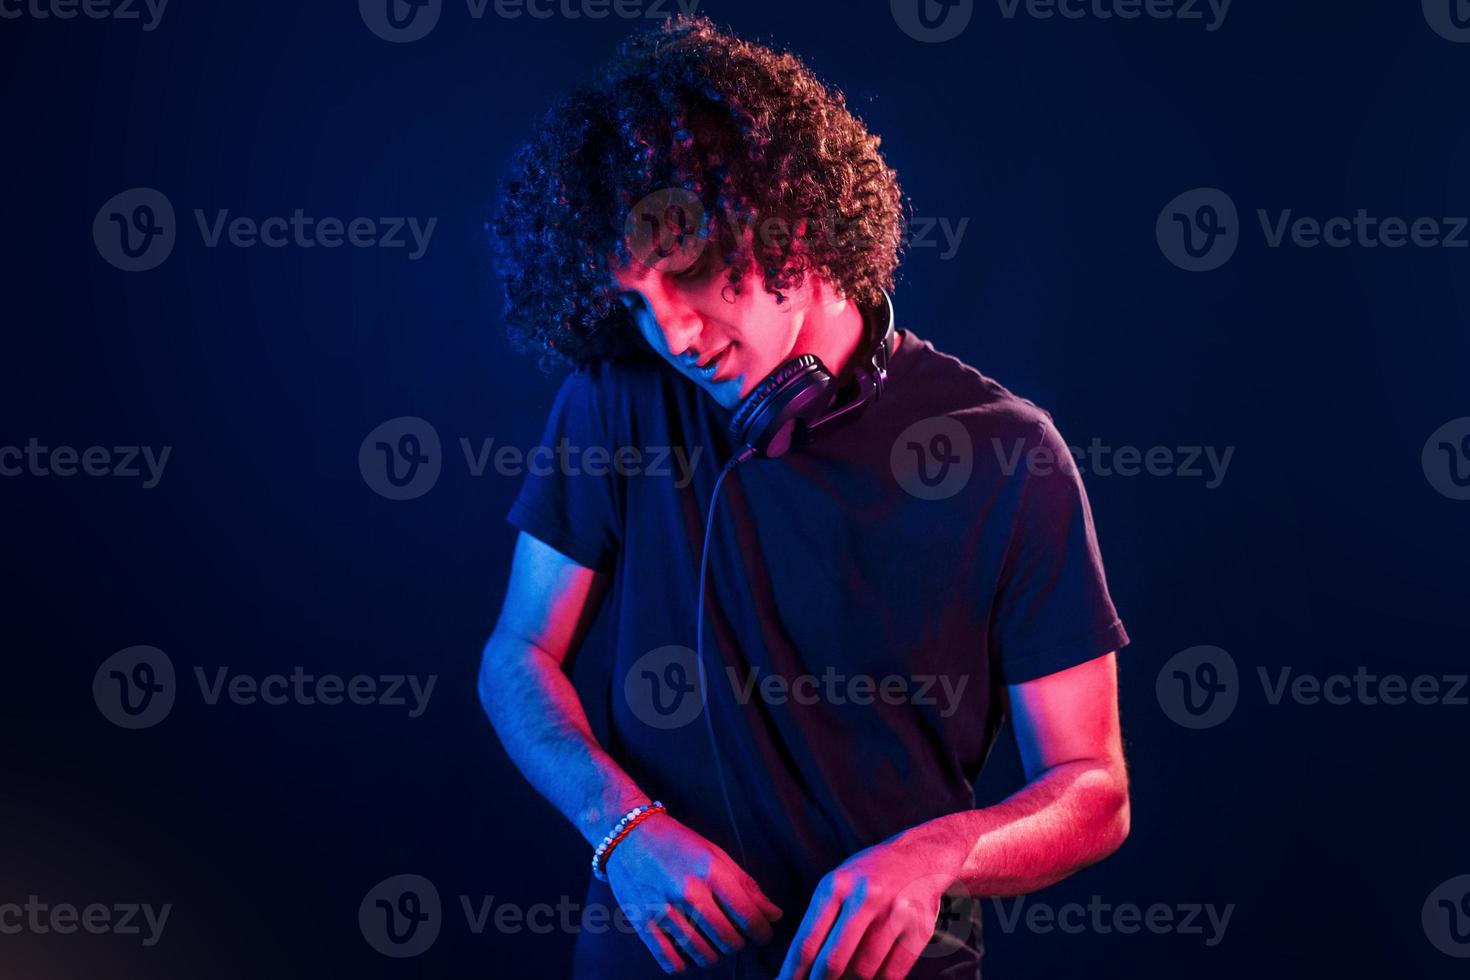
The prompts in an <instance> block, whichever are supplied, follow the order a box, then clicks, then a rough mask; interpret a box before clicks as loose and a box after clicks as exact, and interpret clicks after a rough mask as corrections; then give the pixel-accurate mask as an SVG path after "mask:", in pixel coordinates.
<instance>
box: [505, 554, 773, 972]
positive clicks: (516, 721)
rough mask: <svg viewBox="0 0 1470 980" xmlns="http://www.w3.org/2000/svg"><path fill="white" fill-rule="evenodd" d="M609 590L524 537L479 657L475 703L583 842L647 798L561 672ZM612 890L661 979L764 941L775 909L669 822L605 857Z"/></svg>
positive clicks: (723, 857) (641, 828) (709, 846)
mask: <svg viewBox="0 0 1470 980" xmlns="http://www.w3.org/2000/svg"><path fill="white" fill-rule="evenodd" d="M606 588H607V576H606V575H602V574H599V573H597V572H595V571H593V570H591V569H589V568H584V567H583V566H581V565H578V564H577V563H576V562H574V561H572V560H571V559H570V558H567V557H566V556H565V555H562V554H561V553H560V552H558V551H556V550H555V549H554V548H551V547H550V546H548V545H546V544H544V543H542V542H541V541H538V540H537V539H536V538H533V537H531V536H530V535H527V534H522V535H521V536H520V539H519V540H518V541H517V542H516V551H515V557H514V558H513V560H512V562H511V572H510V584H509V586H508V587H507V589H506V597H505V605H504V607H503V608H502V609H501V613H500V619H499V621H498V622H497V623H496V626H495V630H494V632H493V633H492V634H491V636H490V639H489V641H488V642H486V644H485V651H484V655H483V657H482V659H481V662H480V679H479V690H480V701H481V703H482V704H483V705H484V707H485V713H486V714H487V715H488V716H489V718H490V723H491V724H492V725H493V726H494V727H495V731H496V734H498V735H499V736H500V740H501V742H502V744H504V746H505V750H506V752H507V753H509V755H510V757H511V761H513V762H514V763H515V764H516V766H517V767H518V768H519V769H520V770H521V772H522V773H523V774H524V775H525V777H526V779H527V780H529V781H530V783H531V785H532V786H534V787H535V788H536V789H537V790H538V791H539V792H540V793H541V795H543V796H545V797H546V799H547V800H549V801H550V802H551V803H552V805H553V806H555V807H556V808H557V809H558V810H560V811H561V812H562V813H563V814H564V815H565V816H566V817H567V819H568V820H570V821H571V822H572V823H573V824H574V825H575V826H576V827H577V829H578V830H579V831H580V832H581V834H582V836H583V837H584V838H585V839H586V840H587V842H588V843H589V844H593V845H595V844H597V843H599V842H600V841H601V840H602V837H603V835H604V834H606V833H607V832H608V831H609V830H610V829H611V828H612V826H613V824H614V823H616V822H617V820H618V819H619V818H620V817H621V816H622V815H623V814H624V813H626V812H628V811H629V810H630V809H632V808H633V807H635V806H641V805H643V804H645V803H649V802H651V801H650V800H649V798H648V796H647V795H646V794H645V793H644V792H643V791H642V790H641V789H639V788H638V786H637V785H636V784H635V783H634V782H633V779H632V777H630V776H629V775H628V774H627V773H626V772H625V771H624V770H623V769H622V767H621V766H619V765H618V764H617V762H615V761H614V760H613V758H612V756H610V755H608V754H607V752H606V751H605V750H604V749H603V748H602V746H601V745H599V744H598V742H597V738H596V736H594V735H593V733H592V727H591V726H590V725H589V724H588V722H587V713H586V711H585V710H584V709H583V707H582V702H581V699H580V698H578V696H577V691H576V688H575V687H573V686H572V682H571V679H570V678H569V677H568V676H567V671H568V669H569V667H570V665H571V662H572V658H573V657H574V656H575V653H576V650H577V647H578V646H579V645H580V643H581V641H582V638H583V637H584V636H585V634H586V632H587V628H588V626H589V625H590V624H591V621H592V618H593V616H594V614H595V612H596V610H597V606H598V604H599V602H600V601H601V599H602V596H603V593H604V592H605V591H606ZM607 875H608V881H609V884H610V885H611V887H612V890H613V895H614V897H615V898H616V899H617V901H618V904H619V906H620V907H621V908H622V909H623V911H624V913H625V914H627V916H628V918H629V919H630V920H631V921H632V924H633V926H634V927H635V928H636V929H637V931H638V934H639V937H640V938H641V939H642V940H643V942H644V945H645V946H647V947H648V951H649V952H650V953H651V954H652V955H653V957H654V959H656V960H657V961H658V963H659V965H660V966H661V967H662V968H663V969H664V971H665V972H667V973H679V972H682V971H683V970H684V969H685V966H686V964H685V961H684V958H683V956H682V955H681V951H682V953H683V954H684V955H687V956H688V957H689V958H691V959H693V960H694V961H695V962H696V963H698V964H699V965H701V966H709V965H712V964H713V963H714V962H715V961H716V960H717V959H718V958H719V955H720V954H721V953H727V954H728V953H735V952H738V951H739V950H740V949H742V948H744V946H745V944H746V942H747V940H754V941H755V942H759V943H766V942H769V941H770V940H771V935H772V932H771V923H772V922H774V921H775V920H776V919H779V918H780V916H781V910H780V909H779V908H777V907H776V905H775V903H773V902H772V901H771V900H770V899H769V898H767V897H766V895H765V894H764V893H763V892H762V891H761V889H760V886H759V885H757V884H756V883H755V881H753V880H752V879H751V878H750V876H749V875H748V874H746V873H745V871H744V870H742V869H741V868H740V867H739V866H738V865H736V863H735V862H734V861H733V860H732V859H731V858H730V856H729V855H728V854H726V853H725V852H724V851H723V850H722V849H721V848H719V847H718V846H716V845H715V844H713V843H711V842H710V841H708V840H706V839H705V838H704V837H702V836H700V835H699V834H697V833H695V832H694V831H693V830H691V829H689V828H688V827H686V826H684V825H683V824H682V823H680V822H679V821H678V820H677V819H675V818H674V817H673V816H672V815H658V816H654V817H652V818H650V819H648V820H645V821H644V822H642V823H640V824H639V825H638V826H637V827H636V828H635V829H634V830H633V832H632V833H630V834H629V835H628V837H627V838H626V839H625V840H624V841H623V842H622V843H621V844H619V845H618V847H617V848H616V849H614V850H613V852H612V854H611V856H610V857H609V858H608V860H607Z"/></svg>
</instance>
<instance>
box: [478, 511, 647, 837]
mask: <svg viewBox="0 0 1470 980" xmlns="http://www.w3.org/2000/svg"><path fill="white" fill-rule="evenodd" d="M606 589H607V576H606V575H604V574H601V573H598V572H595V571H593V570H592V569H590V568H584V567H583V566H581V565H578V564H577V563H576V562H574V561H572V560H571V559H569V558H567V557H566V556H564V555H562V554H561V553H560V552H558V551H556V550H555V549H553V548H551V547H550V546H549V545H546V544H543V543H542V542H540V541H538V540H537V539H535V538H533V537H531V536H530V535H528V534H522V535H521V536H520V538H519V539H518V540H517V541H516V549H515V556H514V558H513V559H512V562H511V573H510V584H509V586H508V587H507V589H506V596H505V604H504V606H503V607H502V609H501V612H500V619H499V621H498V622H497V623H496V625H495V630H494V632H493V633H491V634H490V639H489V640H488V641H487V642H486V644H485V650H484V654H483V656H482V658H481V661H480V679H479V691H480V703H481V704H482V705H484V708H485V713H486V715H488V716H489V718H490V723H491V724H492V725H494V726H495V731H496V734H498V735H499V736H500V741H501V743H502V744H503V745H504V746H505V750H506V752H507V753H509V755H510V757H511V761H513V762H514V763H515V764H516V766H517V767H518V768H519V769H520V770H521V772H522V773H523V774H524V775H525V777H526V779H528V780H529V781H530V783H531V785H532V786H534V787H535V788H536V790H537V791H538V792H540V793H541V795H542V796H544V797H546V799H547V800H549V801H550V802H551V804H552V805H553V806H555V807H556V808H557V809H558V810H560V811H561V812H562V814H564V815H565V816H566V818H567V819H568V820H570V821H571V822H572V824H573V825H574V826H575V827H576V828H577V830H579V831H580V832H581V834H582V836H583V837H584V838H585V839H586V840H587V841H588V843H590V844H593V845H596V844H597V842H598V841H600V840H601V839H602V835H603V834H605V833H607V831H608V829H609V828H610V827H612V825H613V824H614V823H616V822H617V820H618V818H619V817H621V816H622V815H623V814H624V813H627V812H628V811H629V810H631V809H632V808H633V807H635V806H641V805H642V804H645V803H649V802H651V801H650V800H649V798H648V797H647V796H646V795H645V794H644V793H643V792H642V791H641V790H640V789H639V788H638V786H637V785H636V784H635V783H634V782H633V780H632V778H631V777H629V776H628V774H627V773H626V772H624V771H623V770H622V768H621V767H620V766H618V764H617V763H616V762H614V761H613V759H612V757H611V756H609V755H608V754H607V753H606V752H605V751H604V750H603V748H602V746H601V745H599V744H598V742H597V739H596V737H595V736H594V735H593V734H592V727H591V725H589V724H588V722H587V713H586V711H585V710H583V708H582V702H581V700H580V699H579V698H578V697H577V691H576V688H575V687H573V686H572V682H571V679H570V678H569V677H568V675H567V672H568V670H569V669H570V667H571V658H572V657H573V655H574V654H575V652H576V649H577V647H578V645H579V644H580V643H581V641H582V638H583V636H584V635H585V634H586V632H587V628H588V627H589V626H590V625H591V622H592V619H593V617H594V616H595V615H596V612H597V607H598V605H599V604H600V603H601V601H602V596H603V593H604V592H605V591H606Z"/></svg>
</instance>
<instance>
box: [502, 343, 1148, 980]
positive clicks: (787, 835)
mask: <svg viewBox="0 0 1470 980" xmlns="http://www.w3.org/2000/svg"><path fill="white" fill-rule="evenodd" d="M902 333H903V337H902V343H901V344H900V346H899V349H898V350H897V351H896V352H895V354H894V356H893V359H892V362H891V365H890V374H889V380H888V386H887V389H886V390H885V392H884V394H883V397H882V399H881V400H879V401H878V402H876V403H874V404H872V405H869V406H868V407H867V408H866V409H864V410H863V411H862V412H861V413H859V414H858V416H857V417H856V419H855V420H854V421H851V422H847V423H844V424H841V426H840V427H839V428H835V429H828V430H823V431H822V432H821V433H820V434H819V435H818V437H817V438H816V439H814V440H813V441H812V442H811V443H810V444H808V445H805V446H801V447H799V448H798V449H796V450H793V451H792V452H791V453H789V454H788V455H786V456H784V457H782V458H780V459H776V460H766V459H754V460H750V461H748V462H745V463H743V464H741V465H739V466H738V467H736V469H735V470H734V471H733V472H732V473H731V474H730V475H729V477H728V478H727V479H726V480H725V482H724V484H723V486H722V488H721V492H720V500H719V504H718V507H717V509H716V512H715V517H714V527H713V535H712V539H711V545H710V547H711V554H710V559H709V566H710V567H709V582H708V586H707V593H706V603H707V605H706V608H705V623H704V652H705V670H706V671H707V675H708V688H707V695H708V696H707V701H708V707H707V708H704V707H702V706H701V703H700V698H699V695H698V689H697V686H696V679H697V672H696V670H697V668H696V664H695V660H694V654H693V650H694V648H695V625H696V623H695V613H696V609H697V606H696V601H695V593H696V585H697V580H698V573H699V557H700V549H701V546H702V541H703V536H704V531H705V519H706V513H707V508H708V506H709V502H710V492H711V490H712V488H713V485H714V482H715V479H716V477H717V476H718V474H719V471H720V468H721V467H722V466H723V465H724V463H725V462H726V461H727V460H728V459H729V458H730V456H731V455H732V450H733V447H732V444H731V442H730V439H729V437H728V435H727V434H726V426H727V424H728V421H729V418H730V412H729V411H727V410H725V409H723V408H721V407H720V406H719V405H718V404H716V403H715V402H714V400H713V399H711V398H710V397H709V396H708V395H706V394H705V393H703V392H702V391H701V390H700V389H699V388H698V387H697V386H696V385H695V384H694V383H693V382H692V381H690V380H688V379H687V378H684V377H683V376H681V375H679V374H678V373H676V372H675V371H673V370H672V369H670V368H669V367H667V366H666V365H664V364H663V363H662V362H661V361H655V360H648V361H645V362H638V363H632V364H628V363H623V364H617V365H607V366H603V367H600V368H595V369H592V370H588V371H580V372H576V373H573V374H571V375H569V376H568V377H567V379H566V381H565V382H564V383H563V385H562V387H561V390H560V392H559V393H558V395H557V398H556V402H555V405H554V407H553V408H552V411H551V416H550V420H549V422H548V425H547V428H546V434H545V437H544V440H543V444H544V445H545V446H546V447H548V449H549V450H555V451H556V456H555V459H554V460H553V459H552V457H551V455H550V454H549V453H543V454H542V455H541V456H540V457H539V459H540V461H541V464H542V465H538V466H536V467H535V468H534V469H532V470H531V471H530V475H528V476H527V478H526V481H525V485H524V487H523V489H522V490H521V493H520V496H519V498H518V499H517V500H516V502H515V504H514V506H513V507H512V509H511V511H510V514H509V519H510V521H511V523H512V524H514V525H515V526H517V527H519V528H520V529H521V530H523V531H525V532H526V533H527V534H530V535H532V536H533V537H536V538H538V539H540V540H541V541H543V542H545V543H546V544H548V545H550V546H551V547H553V548H555V549H556V550H557V551H559V552H561V553H562V554H564V555H567V556H568V557H570V558H572V559H573V560H575V561H576V562H578V563H579V564H582V565H584V566H586V567H589V568H595V569H599V570H603V571H606V572H609V573H611V574H612V576H613V581H612V588H611V590H610V591H609V593H608V595H607V597H606V599H605V600H604V607H603V611H602V613H601V615H603V616H607V617H611V622H610V623H609V624H607V625H608V626H609V627H610V629H611V636H612V649H611V650H610V651H608V660H607V663H608V666H609V670H610V674H609V676H608V679H607V684H606V686H605V687H602V688H600V692H599V696H601V697H605V698H606V704H605V707H606V711H607V716H608V719H609V727H610V731H609V735H608V742H609V744H608V745H607V746H606V747H607V749H608V751H609V753H610V754H611V755H612V756H613V758H614V759H616V760H617V761H618V763H619V764H620V765H622V766H623V767H624V768H625V769H626V770H627V771H628V773H629V774H630V775H631V776H632V778H633V779H634V780H635V781H636V782H637V783H638V785H639V786H640V787H641V788H642V789H643V791H644V792H646V793H648V794H649V795H650V796H651V797H653V798H655V799H659V800H662V801H663V802H664V803H665V804H666V805H667V806H668V808H669V812H670V814H671V815H673V816H674V817H676V818H677V819H679V820H680V821H682V822H683V823H685V824H687V825H688V826H689V827H691V828H692V829H694V830H695V831H697V832H699V833H700V834H703V835H704V836H705V837H707V838H709V839H710V840H712V841H714V842H715V843H716V844H718V845H720V846H721V847H723V848H724V849H725V850H726V851H728V852H729V853H730V854H731V855H732V856H733V857H734V858H735V860H737V861H742V856H741V849H740V848H739V846H738V845H737V843H736V838H735V836H734V834H732V831H731V827H730V824H729V819H728V817H727V816H726V812H725V808H724V803H723V797H722V790H721V786H720V783H719V781H718V777H717V776H716V770H715V767H714V762H713V758H712V748H711V745H710V742H709V738H708V735H707V732H706V729H705V725H706V720H705V718H704V716H703V712H704V711H705V710H707V711H708V712H709V713H710V715H709V722H710V723H712V724H713V727H714V732H715V736H716V744H717V745H718V751H719V761H720V763H721V764H722V765H723V769H724V776H725V781H726V784H727V786H728V790H729V795H730V802H731V805H732V807H733V809H734V814H735V818H736V821H737V823H738V827H739V832H740V838H741V839H742V840H743V843H744V858H743V866H744V867H745V869H746V870H747V871H748V872H749V873H750V874H751V875H752V876H753V877H754V878H755V880H756V881H757V882H759V883H760V885H761V887H762V888H763V889H764V890H765V891H766V893H767V894H768V895H770V896H771V898H772V899H773V900H774V901H776V902H777V904H779V905H780V906H781V907H782V908H783V909H785V911H786V915H785V918H784V919H783V920H782V922H781V923H780V928H779V930H778V938H777V941H776V942H775V943H772V944H771V946H770V947H768V948H767V949H765V950H763V951H762V950H750V951H747V953H746V954H743V955H742V960H743V965H744V972H743V973H742V976H745V977H771V976H774V975H775V974H776V971H777V969H778V968H779V966H780V963H781V960H782V958H783V956H784V955H785V951H786V947H787V945H788V944H789V939H790V936H791V934H792V933H793V932H794V930H795V929H796V928H797V926H798V925H799V924H800V922H801V918H802V916H803V915H804V913H805V910H806V907H807V905H808V903H809V901H810V898H811V894H812V890H813V889H814V887H815V886H816V884H817V882H818V881H819V880H820V879H821V877H822V876H823V875H824V874H826V873H827V872H828V871H830V870H832V869H833V868H835V867H836V866H837V865H839V864H841V863H842V861H844V860H845V859H846V858H848V857H850V856H851V855H853V854H855V853H856V852H858V851H860V850H862V849H863V848H865V847H868V846H870V845H873V844H877V843H879V842H881V841H883V840H885V839H887V838H889V837H891V836H892V835H894V834H896V833H898V832H899V831H902V830H904V829H907V828H910V827H913V826H915V825H917V824H920V823H923V822H925V821H928V820H932V819H934V818H936V817H940V816H943V815H945V814H949V813H954V812H956V811H960V810H966V809H972V808H973V807H974V805H975V797H974V790H973V783H974V780H975V778H976V777H977V775H978V774H979V772H980V769H981V767H982V766H983V765H984V763H985V759H986V756H987V754H988V753H989V751H990V748H991V746H992V744H993V741H994V738H995V735H996V731H997V729H998V728H999V726H1000V724H1001V720H1002V718H1003V716H1004V713H1005V709H1006V700H1005V685H1007V684H1016V683H1020V682H1023V681H1029V680H1033V679H1035V678H1038V677H1042V676H1045V675H1047V674H1051V673H1054V672H1056V671H1059V670H1063V669H1066V668H1068V667H1072V666H1075V665H1077V664H1080V663H1083V662H1085V661H1088V660H1091V659H1094V658H1096V657H1099V656H1103V655H1105V654H1107V653H1109V652H1111V651H1113V650H1116V649H1118V648H1120V647H1122V646H1123V645H1125V644H1126V643H1127V642H1128V637H1127V634H1126V633H1125V632H1124V629H1123V625H1122V623H1121V622H1120V621H1119V619H1118V616H1117V613H1116V612H1115V610H1114V608H1113V604H1112V601H1111V600H1110V598H1109V596H1108V591H1107V585H1106V582H1105V579H1104V575H1103V567H1102V562H1101V559H1100V557H1099V553H1098V547H1097V541H1096V538H1095V536H1094V532H1093V524H1092V517H1091V514H1090V511H1089V508H1088V504H1087V498H1086V494H1085V493H1084V491H1083V488H1082V484H1081V481H1080V479H1079V477H1078V474H1077V471H1076V468H1075V466H1072V465H1070V464H1071V457H1070V455H1069V454H1068V451H1067V448H1066V444H1065V442H1064V441H1063V440H1062V438H1061V436H1059V435H1058V434H1057V431H1056V429H1055V428H1054V426H1053V425H1052V423H1051V419H1050V417H1049V416H1048V415H1047V414H1046V413H1045V412H1044V411H1042V410H1041V409H1039V408H1037V407H1036V406H1035V405H1033V404H1032V403H1031V402H1029V401H1026V400H1025V399H1022V398H1019V397H1017V396H1015V395H1013V394H1011V393H1010V392H1009V391H1007V390H1006V389H1005V388H1003V387H1001V386H1000V385H998V384H996V383H995V382H994V381H991V380H990V379H988V378H986V377H984V376H983V375H981V374H980V373H979V372H978V371H976V370H974V369H973V368H971V367H969V366H967V365H965V364H963V363H962V362H960V361H959V360H957V359H955V358H953V357H950V356H949V355H946V354H943V353H940V352H939V351H937V350H935V348H934V347H933V345H932V344H930V343H929V342H927V341H924V340H921V339H920V338H918V337H917V336H915V335H914V334H913V333H912V332H910V331H907V330H905V331H902ZM681 460H682V461H683V462H681ZM548 463H550V465H546V464H548ZM690 463H692V465H689V464H690ZM691 474H692V478H691ZM594 656H595V654H594ZM588 901H589V904H597V905H600V906H602V907H604V908H612V907H614V906H613V901H614V900H613V898H612V895H611V892H610V890H609V889H608V888H607V886H606V885H603V884H601V883H599V882H597V881H595V880H594V881H593V882H592V884H591V888H590V891H589V895H588ZM978 920H979V908H978V903H961V904H960V905H957V906H956V910H955V911H954V912H953V915H952V916H951V921H950V922H949V923H948V924H947V926H946V932H948V933H949V934H950V935H953V936H957V937H959V938H960V939H962V940H963V941H962V942H960V943H959V944H951V946H953V947H954V948H952V950H951V951H950V952H949V953H948V954H946V955H934V956H926V957H925V958H924V959H921V961H920V963H919V965H918V966H917V967H916V968H915V969H914V971H913V972H912V974H911V976H914V977H939V976H945V977H975V976H976V975H977V974H978V960H979V955H980V936H979V928H978ZM727 962H728V961H727ZM723 969H725V970H727V971H728V967H725V968H723ZM726 975H728V973H727V974H726ZM577 976H579V977H581V976H589V977H591V976H595V977H599V978H619V980H621V978H627V980H635V978H637V980H642V978H654V977H661V976H663V974H662V972H661V971H660V970H659V968H658V966H657V964H656V963H655V962H654V960H653V958H652V957H651V956H650V955H649V954H648V952H647V951H646V950H645V949H644V947H643V945H642V943H641V942H640V941H639V939H638V938H637V937H636V936H635V935H632V934H629V933H627V932H625V931H620V930H616V929H607V930H598V931H596V932H594V931H591V930H588V931H584V932H582V933H581V934H580V935H579V938H578V949H577Z"/></svg>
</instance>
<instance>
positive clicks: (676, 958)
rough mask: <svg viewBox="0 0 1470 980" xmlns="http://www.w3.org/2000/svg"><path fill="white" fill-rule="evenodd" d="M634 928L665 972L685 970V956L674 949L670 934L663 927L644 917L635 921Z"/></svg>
mask: <svg viewBox="0 0 1470 980" xmlns="http://www.w3.org/2000/svg"><path fill="white" fill-rule="evenodd" d="M633 929H634V930H635V931H636V932H637V933H638V938H639V939H641V940H643V945H645V946H647V947H648V951H649V952H650V953H652V954H653V958H654V959H655V960H657V961H658V965H659V967H660V968H661V969H662V970H663V971H664V972H665V973H683V972H684V969H685V967H686V966H687V964H686V963H685V962H684V957H682V956H680V955H679V953H678V951H677V950H676V949H674V944H673V943H672V942H671V941H670V940H669V937H668V936H666V935H664V932H663V930H662V929H660V928H659V927H658V926H657V925H655V924H654V923H652V922H650V921H648V920H647V919H643V918H639V919H638V920H636V921H633Z"/></svg>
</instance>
